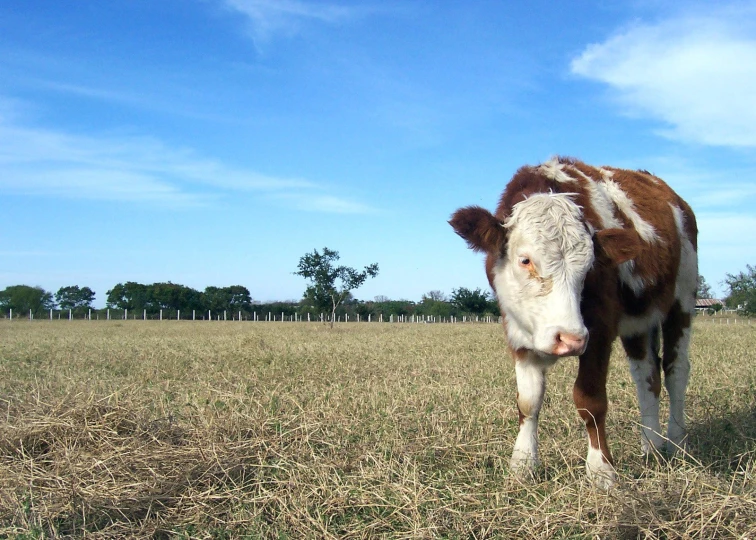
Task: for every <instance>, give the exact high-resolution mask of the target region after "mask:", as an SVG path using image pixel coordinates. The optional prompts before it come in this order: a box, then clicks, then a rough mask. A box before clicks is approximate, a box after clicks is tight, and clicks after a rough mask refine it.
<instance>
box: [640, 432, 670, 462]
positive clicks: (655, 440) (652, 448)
mask: <svg viewBox="0 0 756 540" xmlns="http://www.w3.org/2000/svg"><path fill="white" fill-rule="evenodd" d="M665 446H666V444H665V439H664V437H662V436H661V435H659V434H657V433H652V434H651V435H650V436H649V438H647V436H645V435H644V436H642V437H641V451H642V452H643V455H644V456H647V457H651V456H657V457H659V456H660V455H661V453H662V452H663V451H664V450H665Z"/></svg>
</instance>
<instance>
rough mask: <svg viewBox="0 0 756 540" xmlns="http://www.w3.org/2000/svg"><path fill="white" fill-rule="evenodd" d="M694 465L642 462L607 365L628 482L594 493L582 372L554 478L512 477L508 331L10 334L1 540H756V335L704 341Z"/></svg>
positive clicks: (628, 386)
mask: <svg viewBox="0 0 756 540" xmlns="http://www.w3.org/2000/svg"><path fill="white" fill-rule="evenodd" d="M696 330H697V333H696V335H695V338H694V347H693V351H692V356H693V364H694V369H693V374H692V380H691V386H690V389H689V392H688V395H689V411H688V415H689V424H690V427H691V433H690V449H689V452H690V453H689V455H687V456H685V457H684V458H682V459H675V460H673V461H671V462H661V461H660V462H652V463H648V464H646V463H644V462H643V459H642V458H641V457H640V456H639V440H638V427H637V404H636V402H635V395H634V387H633V384H632V382H631V380H630V378H629V375H628V373H627V369H626V368H625V362H624V360H623V359H622V357H621V355H620V354H619V350H617V351H616V352H615V357H614V358H613V370H612V384H611V387H610V392H609V394H610V400H611V411H610V418H609V426H608V427H609V434H610V444H611V445H612V451H613V453H614V456H615V459H616V461H617V467H618V472H619V475H620V484H619V486H618V487H617V488H616V489H614V490H612V491H611V492H609V493H602V492H600V491H596V490H594V489H593V488H592V487H591V486H590V484H589V483H588V482H587V481H586V480H585V475H584V469H583V457H584V454H585V450H586V442H585V436H584V431H583V428H582V426H581V425H580V422H579V419H578V416H577V413H576V412H575V410H574V406H573V405H572V403H571V386H572V382H573V378H574V375H575V371H576V361H575V360H574V359H573V360H565V361H563V362H561V363H560V364H559V365H558V366H557V367H556V369H555V370H554V372H553V373H552V375H551V377H550V379H549V392H548V394H547V401H546V404H545V406H544V411H543V413H542V423H541V426H542V427H541V441H542V457H543V461H544V465H543V468H542V470H541V471H540V472H539V474H538V477H537V478H536V479H535V481H534V482H533V483H529V484H524V483H520V482H517V481H516V480H514V479H512V478H510V477H509V476H508V475H507V461H508V457H509V453H510V451H511V448H512V445H513V443H514V438H515V435H516V423H517V422H516V409H515V407H514V374H513V369H512V367H511V364H510V360H509V359H508V358H507V357H506V354H505V350H506V347H505V344H504V336H503V332H502V331H501V329H500V328H499V327H497V326H496V325H454V326H451V325H398V324H393V325H390V324H372V325H367V324H360V325H356V324H350V325H341V326H339V327H337V328H336V329H335V330H333V331H330V330H328V329H327V328H324V327H323V326H321V325H318V324H292V323H231V322H228V323H219V322H205V323H200V322H196V323H191V322H176V321H170V322H162V323H160V322H141V321H127V322H117V321H111V322H91V323H88V322H84V321H82V322H72V323H69V322H66V321H61V322H57V321H56V322H53V323H50V322H36V323H28V322H25V323H24V322H13V323H9V322H6V323H3V324H2V325H0V398H2V399H1V400H0V412H1V413H2V421H0V536H10V537H20V538H43V537H66V536H84V535H87V536H91V537H102V538H109V537H123V536H131V537H177V538H238V537H249V538H303V537H306V538H316V537H318V538H320V537H322V538H374V537H381V536H383V537H390V538H422V537H445V538H484V537H503V538H509V537H513V538H514V537H516V538H596V537H601V538H714V537H717V538H756V479H755V478H754V474H756V470H754V469H755V467H756V466H755V465H754V464H755V463H756V352H755V350H756V348H755V347H754V345H756V325H754V326H750V327H749V326H746V325H739V326H735V325H731V326H719V325H705V324H704V325H698V326H697V328H696Z"/></svg>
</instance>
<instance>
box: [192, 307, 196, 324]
mask: <svg viewBox="0 0 756 540" xmlns="http://www.w3.org/2000/svg"><path fill="white" fill-rule="evenodd" d="M192 320H193V321H196V320H197V310H196V309H193V310H192Z"/></svg>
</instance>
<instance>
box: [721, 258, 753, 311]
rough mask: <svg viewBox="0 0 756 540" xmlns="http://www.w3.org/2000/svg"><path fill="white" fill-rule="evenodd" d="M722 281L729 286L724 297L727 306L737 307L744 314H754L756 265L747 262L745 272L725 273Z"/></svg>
mask: <svg viewBox="0 0 756 540" xmlns="http://www.w3.org/2000/svg"><path fill="white" fill-rule="evenodd" d="M724 282H725V285H727V286H728V287H729V288H730V294H729V295H727V298H726V299H725V304H726V305H727V307H730V308H737V309H738V310H739V311H741V312H742V313H744V314H746V315H756V266H751V265H750V264H747V265H746V271H745V272H740V273H738V274H735V275H733V274H727V277H726V278H725V281H724Z"/></svg>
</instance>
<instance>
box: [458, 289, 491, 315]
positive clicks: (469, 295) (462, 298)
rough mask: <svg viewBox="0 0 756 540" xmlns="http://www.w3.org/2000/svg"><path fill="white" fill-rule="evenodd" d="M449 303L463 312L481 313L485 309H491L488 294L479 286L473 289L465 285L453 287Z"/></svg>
mask: <svg viewBox="0 0 756 540" xmlns="http://www.w3.org/2000/svg"><path fill="white" fill-rule="evenodd" d="M451 303H452V305H453V306H454V307H455V308H457V309H458V310H460V311H462V312H463V313H475V314H476V315H482V314H483V313H486V312H487V311H491V300H490V295H489V293H488V292H485V291H483V290H481V289H480V288H478V289H475V290H470V289H467V288H465V287H460V288H459V289H453V290H452V295H451Z"/></svg>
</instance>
